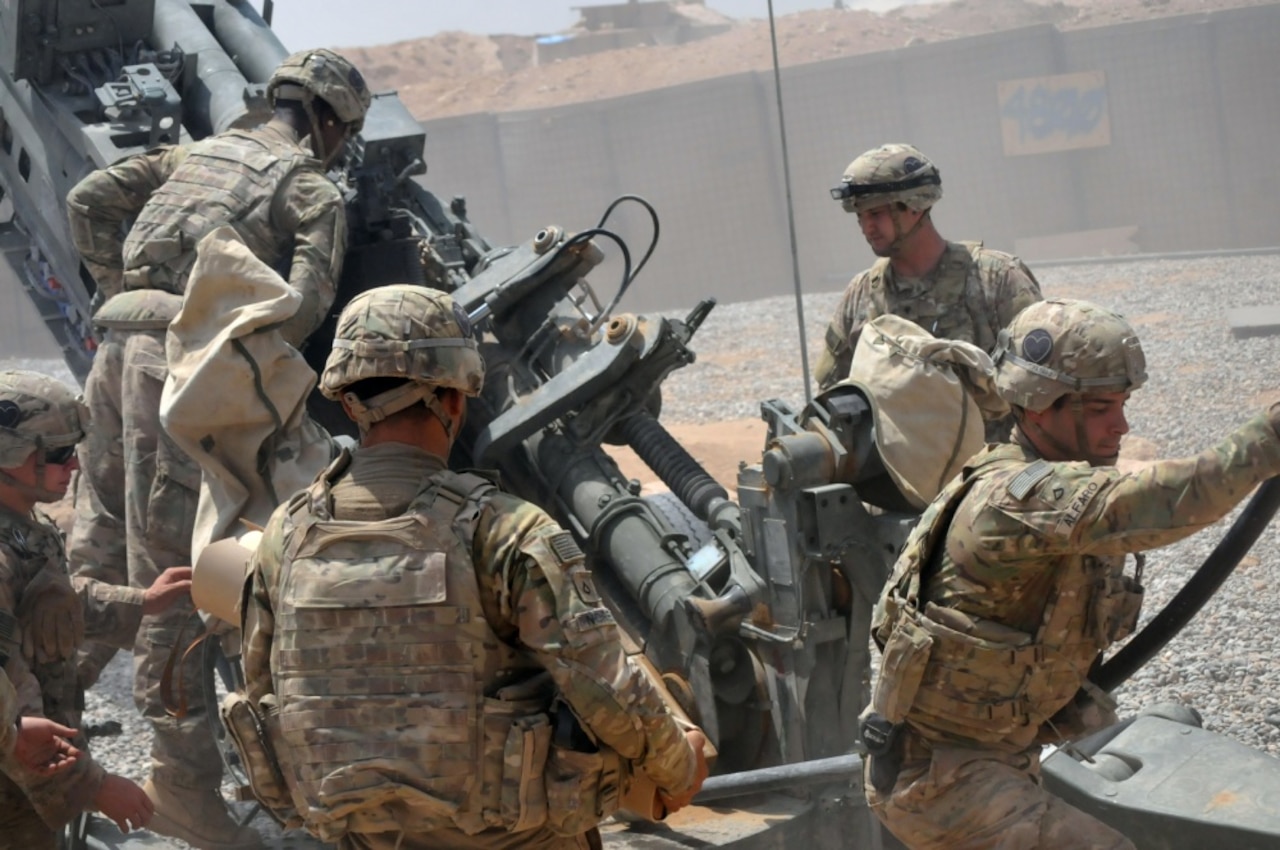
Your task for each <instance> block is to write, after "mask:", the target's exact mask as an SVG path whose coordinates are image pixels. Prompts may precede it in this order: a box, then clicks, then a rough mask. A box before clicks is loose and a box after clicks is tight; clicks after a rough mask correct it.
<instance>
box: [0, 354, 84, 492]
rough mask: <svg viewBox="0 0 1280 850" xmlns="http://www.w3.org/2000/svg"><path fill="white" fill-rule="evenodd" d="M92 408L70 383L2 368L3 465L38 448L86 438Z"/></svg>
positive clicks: (0, 456)
mask: <svg viewBox="0 0 1280 850" xmlns="http://www.w3.org/2000/svg"><path fill="white" fill-rule="evenodd" d="M88 425H89V409H88V408H87V407H85V405H84V403H83V402H82V401H81V400H80V397H79V395H77V394H76V393H75V391H73V390H72V389H71V388H70V387H68V386H67V385H66V384H64V383H62V382H61V381H58V380H56V379H54V378H50V377H49V376H48V375H41V374H40V373H39V372H27V371H8V372H0V469H12V468H13V467H15V466H21V465H22V464H23V463H25V462H26V460H27V458H28V457H30V456H31V453H32V452H34V451H36V450H37V449H59V448H64V447H66V446H74V445H75V444H76V443H78V442H80V441H81V440H82V439H84V434H85V429H86V428H87V427H88Z"/></svg>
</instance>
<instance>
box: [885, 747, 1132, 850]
mask: <svg viewBox="0 0 1280 850" xmlns="http://www.w3.org/2000/svg"><path fill="white" fill-rule="evenodd" d="M908 741H909V743H908V748H909V749H908V760H907V761H906V762H905V763H904V764H903V766H902V770H901V771H900V772H899V774H898V781H897V783H896V784H895V785H894V787H893V790H892V791H891V792H889V793H888V794H880V793H879V792H877V791H876V789H875V788H874V787H873V786H872V784H871V781H870V776H864V779H866V789H867V803H868V804H869V805H870V807H871V810H872V811H873V812H875V814H876V817H878V818H879V819H880V821H881V823H883V824H884V825H885V826H886V827H887V828H888V829H889V831H890V832H892V833H893V834H894V835H895V836H897V838H898V840H899V841H901V842H902V843H903V844H905V845H906V846H907V847H910V848H912V850H985V848H996V850H1032V848H1040V850H1053V848H1064V850H1065V848H1086V847H1087V848H1090V850H1135V848H1134V844H1133V842H1132V841H1130V840H1129V839H1128V838H1125V837H1124V836H1123V835H1121V834H1120V833H1119V832H1116V831H1115V830H1114V829H1112V828H1111V827H1109V826H1107V825H1106V824H1104V823H1102V822H1101V821H1099V820H1097V819H1096V818H1094V817H1092V816H1091V815H1087V814H1085V813H1084V812H1082V811H1080V810H1079V809H1077V808H1075V807H1074V806H1071V805H1068V804H1067V803H1066V802H1064V801H1063V800H1061V799H1059V798H1058V797H1055V796H1053V795H1052V794H1050V793H1049V792H1047V791H1045V790H1044V788H1043V787H1042V786H1041V784H1040V756H1039V754H1038V753H1037V752H1029V753H1020V754H1016V755H1007V754H1004V753H997V752H985V751H977V750H960V749H951V748H936V749H934V750H933V752H932V757H931V758H928V759H927V760H922V759H920V758H915V759H912V758H911V756H912V755H915V754H916V753H912V752H911V750H912V749H916V748H914V747H912V746H911V745H912V743H916V742H914V741H912V740H911V736H908ZM918 752H919V750H918V749H917V753H918ZM864 772H865V771H864Z"/></svg>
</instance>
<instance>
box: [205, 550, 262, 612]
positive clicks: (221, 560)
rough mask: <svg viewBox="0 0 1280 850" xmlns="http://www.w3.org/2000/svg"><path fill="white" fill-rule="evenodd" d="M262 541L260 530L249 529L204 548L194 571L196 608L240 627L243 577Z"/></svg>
mask: <svg viewBox="0 0 1280 850" xmlns="http://www.w3.org/2000/svg"><path fill="white" fill-rule="evenodd" d="M261 540H262V532H261V531H247V532H245V533H244V534H243V535H242V536H241V537H240V538H239V539H237V538H235V537H224V538H223V539H221V540H215V541H213V542H212V543H210V544H208V545H207V546H205V547H204V549H203V550H202V551H201V552H200V557H198V558H195V559H194V560H195V565H194V566H195V568H194V569H193V570H192V571H191V601H192V602H194V603H195V605H196V607H197V608H199V609H200V610H201V611H204V612H206V613H209V614H212V615H213V616H215V617H217V618H218V619H220V620H222V621H223V622H226V623H230V624H231V625H233V626H236V627H237V628H238V627H239V626H240V596H241V594H242V593H243V592H244V579H245V575H246V574H247V573H248V571H249V559H250V558H251V557H253V553H254V552H255V551H256V550H257V548H258V543H259V542H261Z"/></svg>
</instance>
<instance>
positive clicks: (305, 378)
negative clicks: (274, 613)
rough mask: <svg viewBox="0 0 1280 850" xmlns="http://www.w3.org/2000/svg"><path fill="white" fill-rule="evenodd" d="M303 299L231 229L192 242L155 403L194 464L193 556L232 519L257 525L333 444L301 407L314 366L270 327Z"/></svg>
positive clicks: (233, 526) (226, 532) (315, 469)
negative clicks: (262, 462) (263, 465)
mask: <svg viewBox="0 0 1280 850" xmlns="http://www.w3.org/2000/svg"><path fill="white" fill-rule="evenodd" d="M301 301H302V297H301V296H300V295H299V294H298V293H297V292H296V291H295V290H294V289H293V288H292V287H291V286H289V284H288V283H287V282H286V281H285V280H284V278H282V277H280V275H279V274H277V273H276V272H275V271H274V270H273V269H272V268H270V267H269V266H268V265H267V264H266V263H264V262H262V261H261V260H259V259H258V258H257V257H256V256H254V254H253V252H252V251H250V250H249V248H248V247H247V246H246V245H245V244H244V242H243V241H242V240H241V239H240V237H239V235H238V234H237V233H236V231H235V230H234V229H232V228H231V227H220V228H218V229H217V230H214V231H213V232H212V233H210V234H208V235H207V236H205V237H204V238H203V239H201V240H200V243H199V245H198V246H197V249H196V261H195V265H194V266H192V269H191V275H190V277H189V278H188V281H187V291H186V295H185V297H184V301H183V306H182V311H181V312H180V313H179V314H178V316H177V317H176V318H175V319H174V320H173V322H172V324H170V326H169V333H168V336H167V337H166V340H165V347H166V354H167V356H168V361H169V378H168V380H167V381H166V382H165V388H164V395H163V396H162V398H161V402H160V418H161V422H163V423H164V427H165V430H167V431H168V432H169V435H170V436H171V437H173V439H174V441H175V442H177V443H178V445H179V446H181V447H182V449H183V450H184V451H185V452H187V454H189V455H190V456H191V457H192V458H193V459H195V461H196V462H197V463H199V465H200V468H201V472H202V476H201V486H200V502H199V507H198V509H197V513H196V527H195V532H194V534H193V535H192V541H191V555H192V558H193V559H198V558H199V556H200V553H201V551H202V550H203V548H204V547H205V546H206V545H208V544H209V543H210V542H212V541H214V540H220V539H222V538H224V537H228V536H231V535H232V534H233V533H234V532H235V531H236V530H238V526H237V522H238V521H239V520H240V519H241V518H244V519H246V520H249V521H250V522H252V523H255V524H257V525H265V524H266V522H267V519H268V518H269V517H270V516H271V512H272V511H273V510H274V509H275V507H276V505H277V504H278V503H279V502H280V501H283V500H285V499H287V498H288V497H289V496H290V495H292V494H293V493H294V492H295V491H296V490H300V489H302V488H303V487H305V486H306V485H307V484H310V483H311V481H312V479H313V478H315V476H316V475H317V474H318V473H319V472H320V470H322V469H323V468H324V467H325V466H326V465H327V464H328V463H329V461H330V459H331V458H332V457H333V456H334V455H335V454H336V452H335V450H334V447H333V441H332V439H331V438H330V437H329V434H328V433H327V432H326V431H325V430H324V429H323V428H322V427H321V426H320V425H319V424H318V423H316V422H315V421H314V420H312V419H311V417H309V416H308V415H307V411H306V400H307V396H308V394H309V393H310V392H311V388H312V387H313V386H315V382H316V375H315V373H314V372H313V371H312V370H311V367H310V366H308V365H307V362H306V361H305V360H304V359H303V357H302V354H301V353H299V352H298V351H297V349H295V348H293V346H291V345H289V344H288V343H287V342H285V341H284V339H283V337H282V336H281V335H280V332H279V331H278V330H277V328H278V327H279V325H280V324H281V323H282V322H284V321H285V320H286V319H288V318H290V317H291V316H292V315H293V314H294V313H295V312H297V310H298V306H299V305H300V303H301ZM260 457H266V458H267V474H266V475H265V476H264V475H263V474H262V473H260V472H259V469H258V461H259V458H260Z"/></svg>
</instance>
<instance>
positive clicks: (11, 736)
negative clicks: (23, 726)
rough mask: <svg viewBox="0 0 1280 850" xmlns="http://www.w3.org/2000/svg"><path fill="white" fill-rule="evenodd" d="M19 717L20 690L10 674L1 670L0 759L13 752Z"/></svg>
mask: <svg viewBox="0 0 1280 850" xmlns="http://www.w3.org/2000/svg"><path fill="white" fill-rule="evenodd" d="M17 719H18V692H17V691H15V690H14V689H13V683H11V682H10V681H9V674H7V673H5V672H4V670H0V759H5V758H7V757H8V756H9V755H10V754H11V753H12V752H13V745H14V743H15V733H16V732H17V727H16V726H14V723H15V722H16V721H17Z"/></svg>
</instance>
